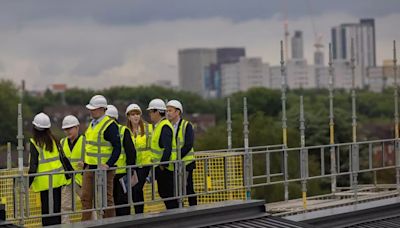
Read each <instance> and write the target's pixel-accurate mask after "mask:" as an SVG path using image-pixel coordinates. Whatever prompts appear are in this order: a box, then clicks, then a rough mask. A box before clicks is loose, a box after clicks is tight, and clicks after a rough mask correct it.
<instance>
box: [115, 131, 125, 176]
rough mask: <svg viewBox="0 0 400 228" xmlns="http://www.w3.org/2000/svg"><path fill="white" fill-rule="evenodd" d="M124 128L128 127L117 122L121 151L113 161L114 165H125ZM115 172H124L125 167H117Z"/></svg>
mask: <svg viewBox="0 0 400 228" xmlns="http://www.w3.org/2000/svg"><path fill="white" fill-rule="evenodd" d="M125 129H128V128H127V127H125V126H122V125H119V124H118V131H119V136H120V139H121V153H120V154H119V157H118V160H117V162H116V163H115V165H116V166H117V167H125V166H126V153H125V148H124V135H125ZM115 173H116V174H121V173H126V168H123V169H117V170H116V172H115Z"/></svg>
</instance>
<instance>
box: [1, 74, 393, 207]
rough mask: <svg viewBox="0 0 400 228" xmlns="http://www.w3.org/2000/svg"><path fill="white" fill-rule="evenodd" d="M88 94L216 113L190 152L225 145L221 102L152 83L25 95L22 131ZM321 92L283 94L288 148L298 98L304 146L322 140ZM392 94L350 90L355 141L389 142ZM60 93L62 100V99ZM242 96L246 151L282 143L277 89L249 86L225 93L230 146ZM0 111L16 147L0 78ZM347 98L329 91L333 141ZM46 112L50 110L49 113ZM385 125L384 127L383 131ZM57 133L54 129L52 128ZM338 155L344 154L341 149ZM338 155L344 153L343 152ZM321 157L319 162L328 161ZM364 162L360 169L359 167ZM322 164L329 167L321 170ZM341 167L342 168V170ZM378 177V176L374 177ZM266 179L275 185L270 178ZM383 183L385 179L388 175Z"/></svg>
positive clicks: (344, 134)
mask: <svg viewBox="0 0 400 228" xmlns="http://www.w3.org/2000/svg"><path fill="white" fill-rule="evenodd" d="M95 94H103V95H104V96H106V97H107V99H108V100H109V102H110V103H112V104H119V105H128V104H129V103H137V104H139V105H140V106H141V107H142V109H145V108H146V107H147V105H148V102H149V101H150V100H151V99H153V98H161V99H164V100H171V99H178V100H180V101H181V102H182V103H183V105H184V111H185V113H211V114H214V115H215V116H216V120H217V124H216V126H215V127H212V128H210V129H208V131H207V132H206V134H203V135H196V141H195V149H196V150H197V151H202V150H211V149H222V148H226V147H227V131H226V98H221V99H208V100H206V99H203V98H202V97H200V96H198V95H196V94H193V93H190V92H184V91H176V90H170V89H166V88H162V87H156V86H148V87H144V86H140V87H134V88H132V87H127V86H119V87H111V88H108V89H104V90H98V91H95V90H88V89H78V88H73V89H69V90H67V91H66V92H65V94H64V95H62V94H55V93H52V92H51V91H49V90H48V91H46V92H45V95H44V96H43V97H34V96H31V95H29V94H28V93H26V94H25V95H24V101H23V103H24V106H23V107H24V118H26V120H25V130H26V132H25V135H27V134H29V130H30V129H27V126H28V124H27V123H29V122H30V118H31V117H32V114H35V113H38V112H41V111H43V109H44V108H45V107H48V106H56V105H60V104H61V103H60V102H62V101H63V100H65V102H66V104H67V105H82V106H83V105H85V104H87V102H88V101H89V100H90V98H91V97H92V96H93V95H95ZM328 94H329V93H328V91H327V90H321V89H313V90H289V91H288V92H287V100H286V113H287V127H288V129H287V130H288V146H289V147H298V146H299V145H300V143H299V142H300V133H299V126H300V123H299V114H300V111H299V97H300V95H302V96H303V97H304V116H305V126H306V129H305V141H306V145H321V144H328V143H329V97H328ZM393 94H394V93H393V90H385V91H383V92H382V93H371V92H368V91H365V90H358V91H356V104H357V106H356V118H357V139H358V140H368V139H382V138H391V137H393V113H394V103H393ZM63 96H64V97H63ZM243 97H247V101H248V115H249V131H250V133H249V144H250V146H263V145H277V144H281V143H282V110H281V92H280V91H279V90H269V89H264V88H252V89H250V90H248V91H246V92H238V93H235V94H232V95H231V96H230V100H231V107H232V121H233V123H232V142H233V147H243V145H244V143H243ZM0 102H1V104H0V107H1V111H2V112H1V113H2V118H1V119H0V127H1V129H4V130H3V131H1V132H0V143H1V144H3V145H4V143H5V142H7V141H12V142H15V141H16V139H15V136H16V134H17V132H16V127H17V125H16V118H17V103H18V102H19V97H18V90H17V88H16V86H15V85H14V84H13V83H12V82H9V81H0ZM351 104H352V99H351V93H350V92H349V91H345V90H335V91H334V100H333V107H334V113H333V114H334V128H335V135H334V136H335V137H334V140H335V143H343V142H350V141H352V105H351ZM49 114H50V115H51V113H49ZM387 126H390V127H389V128H388V127H387ZM55 134H57V135H59V134H60V135H61V132H58V131H55ZM344 153H345V152H344ZM342 155H343V156H344V157H346V156H345V154H342ZM265 159H266V158H265V155H257V156H255V157H254V158H253V162H254V163H253V168H254V172H255V174H257V175H263V174H264V173H265V172H266V170H265ZM270 159H271V172H273V173H279V172H281V171H282V170H281V169H282V154H281V153H275V154H273V155H271V157H270ZM319 159H320V157H319V154H318V153H311V154H310V161H309V165H310V170H309V172H310V174H312V175H317V174H318V173H319V172H320V162H319ZM328 160H329V158H328V157H327V158H326V159H325V161H328ZM361 165H366V164H361ZM288 167H289V176H290V178H295V177H299V169H300V167H299V155H298V151H297V152H291V153H289V155H288ZM326 167H329V165H326ZM344 168H346V167H344ZM378 174H379V175H382V176H383V177H384V176H385V175H384V173H383V172H382V174H381V173H378ZM272 179H273V180H282V177H281V176H280V177H279V176H277V177H274V178H272ZM370 179H371V176H368V175H363V176H362V175H360V182H365V183H368V181H369V180H370ZM382 180H383V181H387V182H389V181H391V179H390V177H388V178H386V179H385V178H383V179H382ZM257 181H259V183H261V182H260V181H262V182H263V183H265V179H264V180H256V181H255V183H257ZM329 181H330V180H329V179H323V180H315V181H310V182H309V183H307V189H308V195H314V194H319V193H324V192H327V191H329V188H330V186H329ZM347 182H348V180H346V179H343V180H341V179H338V184H339V185H345V184H348V183H347ZM289 192H290V197H291V198H296V197H300V196H301V195H300V194H301V185H300V183H297V182H295V183H290V185H289ZM252 194H253V197H255V198H262V199H266V200H267V201H268V202H272V201H277V200H282V199H283V197H284V196H283V187H282V185H273V186H263V187H259V188H256V189H254V191H253V192H252Z"/></svg>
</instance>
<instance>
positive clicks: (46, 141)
mask: <svg viewBox="0 0 400 228" xmlns="http://www.w3.org/2000/svg"><path fill="white" fill-rule="evenodd" d="M32 131H33V139H34V140H35V142H36V144H37V145H38V146H39V147H44V148H45V149H46V150H47V151H50V152H53V149H54V148H53V140H54V141H57V139H56V138H55V137H54V135H53V134H52V133H51V131H50V128H46V129H44V130H42V131H39V130H38V129H36V128H33V130H32Z"/></svg>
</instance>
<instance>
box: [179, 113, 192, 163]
mask: <svg viewBox="0 0 400 228" xmlns="http://www.w3.org/2000/svg"><path fill="white" fill-rule="evenodd" d="M188 124H191V123H189V121H187V120H185V119H182V120H181V123H180V127H179V130H178V134H177V139H176V140H177V142H179V147H180V149H182V147H183V146H184V145H185V135H186V128H187V125H188ZM177 145H178V143H177ZM182 160H183V161H185V165H188V164H190V163H191V162H192V161H193V160H194V149H193V147H192V148H191V149H190V151H189V153H187V154H186V155H185V157H183V158H182Z"/></svg>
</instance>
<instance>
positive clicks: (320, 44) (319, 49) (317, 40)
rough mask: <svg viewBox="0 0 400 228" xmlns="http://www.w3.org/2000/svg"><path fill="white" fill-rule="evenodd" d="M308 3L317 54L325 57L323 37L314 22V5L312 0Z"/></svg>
mask: <svg viewBox="0 0 400 228" xmlns="http://www.w3.org/2000/svg"><path fill="white" fill-rule="evenodd" d="M306 3H307V9H308V12H309V14H310V21H311V25H312V29H313V33H314V47H315V53H320V55H321V56H323V52H322V50H323V48H324V44H323V41H322V39H323V35H322V33H319V32H318V31H317V29H316V26H315V22H314V13H313V8H312V4H311V2H310V0H306ZM322 58H323V57H322ZM314 60H315V62H317V60H316V59H314ZM322 62H323V60H322ZM322 64H323V63H322Z"/></svg>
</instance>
